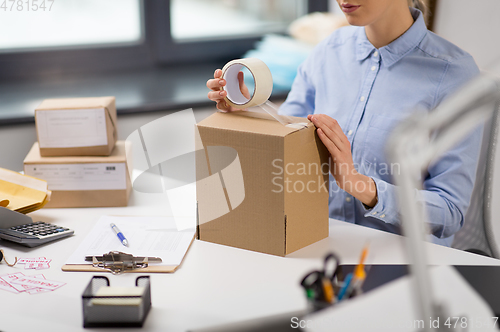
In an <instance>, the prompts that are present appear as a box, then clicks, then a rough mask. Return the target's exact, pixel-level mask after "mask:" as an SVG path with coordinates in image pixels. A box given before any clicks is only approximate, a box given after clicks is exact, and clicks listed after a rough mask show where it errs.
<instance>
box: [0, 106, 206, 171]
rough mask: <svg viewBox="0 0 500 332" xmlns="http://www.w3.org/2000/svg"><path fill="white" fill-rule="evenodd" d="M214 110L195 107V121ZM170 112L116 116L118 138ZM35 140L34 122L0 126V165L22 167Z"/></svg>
mask: <svg viewBox="0 0 500 332" xmlns="http://www.w3.org/2000/svg"><path fill="white" fill-rule="evenodd" d="M214 111H215V107H207V108H200V109H196V110H195V112H194V115H195V118H196V121H201V120H202V119H204V118H206V117H207V116H209V115H210V114H212V113H213V112H214ZM170 113H172V112H152V113H144V114H132V115H121V116H119V117H118V139H120V140H124V139H126V138H127V136H128V135H130V133H132V132H133V131H134V130H136V129H137V128H139V127H141V126H143V125H145V124H146V123H148V122H151V121H153V120H155V119H158V118H160V117H162V116H165V115H167V114H170ZM35 141H36V132H35V124H27V125H15V126H0V167H2V168H7V169H10V170H14V171H21V170H22V169H23V160H24V157H26V155H27V154H28V151H29V150H30V149H31V146H32V145H33V143H34V142H35Z"/></svg>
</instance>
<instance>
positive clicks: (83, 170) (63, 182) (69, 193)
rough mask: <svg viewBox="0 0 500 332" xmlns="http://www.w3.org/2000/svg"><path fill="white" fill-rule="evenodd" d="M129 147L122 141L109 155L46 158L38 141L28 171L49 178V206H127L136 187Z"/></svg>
mask: <svg viewBox="0 0 500 332" xmlns="http://www.w3.org/2000/svg"><path fill="white" fill-rule="evenodd" d="M125 148H127V149H129V144H127V145H126V144H125V142H124V141H118V142H117V143H116V147H115V149H114V150H113V153H112V154H111V155H110V156H107V157H100V156H97V157H95V156H94V157H90V156H84V157H42V156H40V150H39V149H38V143H35V144H34V145H33V147H32V148H31V150H30V152H29V153H28V155H27V156H26V158H25V159H24V173H25V174H27V175H30V176H34V177H37V178H39V179H43V180H46V181H47V184H48V187H49V189H50V190H52V196H51V199H50V201H49V202H48V203H47V205H45V207H47V208H66V207H104V206H127V203H128V198H129V195H130V191H131V187H132V186H131V182H130V176H129V172H128V167H129V166H130V165H127V159H126V151H125ZM129 152H130V150H129ZM130 167H131V166H130Z"/></svg>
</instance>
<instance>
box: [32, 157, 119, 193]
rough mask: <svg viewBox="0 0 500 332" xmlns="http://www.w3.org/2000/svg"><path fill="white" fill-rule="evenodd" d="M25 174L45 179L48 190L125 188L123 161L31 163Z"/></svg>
mask: <svg viewBox="0 0 500 332" xmlns="http://www.w3.org/2000/svg"><path fill="white" fill-rule="evenodd" d="M24 171H25V172H26V174H27V175H30V176H33V177H36V178H39V179H43V180H45V181H47V183H48V185H49V190H124V189H126V188H127V181H126V165H125V164H124V163H98V164H90V163H89V164H49V165H47V164H32V165H26V167H25V168H24Z"/></svg>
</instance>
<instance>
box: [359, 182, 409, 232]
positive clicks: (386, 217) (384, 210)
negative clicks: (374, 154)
mask: <svg viewBox="0 0 500 332" xmlns="http://www.w3.org/2000/svg"><path fill="white" fill-rule="evenodd" d="M372 179H373V182H375V186H376V187H377V204H375V206H374V207H373V208H371V209H367V208H366V206H365V205H364V204H361V205H362V206H363V210H364V212H365V214H364V216H365V217H372V218H375V219H379V220H381V221H383V222H385V223H388V224H393V225H399V224H400V214H399V207H398V205H397V198H396V190H397V189H396V186H395V185H392V184H390V183H388V182H386V181H383V180H380V179H377V178H373V177H372Z"/></svg>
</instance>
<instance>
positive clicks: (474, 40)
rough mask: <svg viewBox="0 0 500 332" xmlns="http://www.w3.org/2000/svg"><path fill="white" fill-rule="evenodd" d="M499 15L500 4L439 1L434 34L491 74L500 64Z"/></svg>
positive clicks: (496, 1)
mask: <svg viewBox="0 0 500 332" xmlns="http://www.w3.org/2000/svg"><path fill="white" fill-rule="evenodd" d="M499 13H500V1H499V0H439V1H438V8H437V9H436V15H437V17H436V22H435V26H434V30H435V32H436V33H437V34H439V35H440V36H442V37H444V38H446V39H448V40H449V41H451V42H452V43H454V44H456V45H457V46H459V47H461V48H463V49H464V50H466V51H467V52H469V53H470V54H472V56H473V57H474V59H475V60H476V63H477V64H478V66H479V67H480V68H481V69H483V70H492V69H493V64H494V63H496V65H497V66H498V64H499V63H500V38H499V33H500V19H499ZM497 66H495V67H497Z"/></svg>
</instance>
